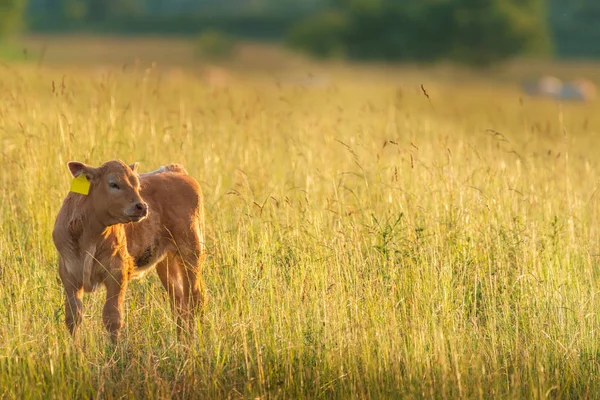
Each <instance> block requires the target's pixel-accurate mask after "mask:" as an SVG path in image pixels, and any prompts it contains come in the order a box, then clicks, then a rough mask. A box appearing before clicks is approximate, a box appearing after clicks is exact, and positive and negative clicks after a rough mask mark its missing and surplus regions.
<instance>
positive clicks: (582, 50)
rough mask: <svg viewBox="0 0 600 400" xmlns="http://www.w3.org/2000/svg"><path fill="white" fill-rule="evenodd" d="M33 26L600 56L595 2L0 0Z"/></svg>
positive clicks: (471, 52)
mask: <svg viewBox="0 0 600 400" xmlns="http://www.w3.org/2000/svg"><path fill="white" fill-rule="evenodd" d="M22 26H25V27H26V29H28V30H30V31H34V32H81V31H94V32H110V33H137V34H144V33H154V34H196V33H199V32H202V31H205V30H211V31H219V32H222V33H223V34H226V35H232V36H239V37H245V38H252V39H274V40H280V39H283V38H285V39H286V40H287V42H288V43H289V44H290V45H292V46H295V47H296V48H299V49H302V50H305V51H308V52H310V53H312V54H314V55H317V56H321V57H347V58H350V59H381V60H413V61H435V60H440V59H450V60H455V61H459V62H465V63H469V64H475V65H485V64H489V63H493V62H495V61H498V60H502V59H504V58H508V57H511V56H514V55H519V54H544V53H548V52H549V51H550V50H551V49H554V50H555V53H556V54H557V55H559V56H579V57H581V56H600V45H598V43H600V0H572V1H566V0H0V35H6V34H8V33H9V32H11V31H14V30H15V29H18V28H19V27H22Z"/></svg>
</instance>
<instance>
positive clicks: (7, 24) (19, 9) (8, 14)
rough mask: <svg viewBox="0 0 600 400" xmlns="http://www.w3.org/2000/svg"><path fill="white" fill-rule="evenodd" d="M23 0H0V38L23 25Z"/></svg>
mask: <svg viewBox="0 0 600 400" xmlns="http://www.w3.org/2000/svg"><path fill="white" fill-rule="evenodd" d="M24 10H25V0H0V36H2V37H4V36H6V35H8V34H10V33H12V32H14V31H15V30H17V29H19V28H20V27H21V25H22V23H23V12H24Z"/></svg>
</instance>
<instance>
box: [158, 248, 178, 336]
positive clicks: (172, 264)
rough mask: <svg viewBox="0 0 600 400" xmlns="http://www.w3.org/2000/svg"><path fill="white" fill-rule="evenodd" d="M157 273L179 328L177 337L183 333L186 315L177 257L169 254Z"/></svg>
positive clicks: (160, 263)
mask: <svg viewBox="0 0 600 400" xmlns="http://www.w3.org/2000/svg"><path fill="white" fill-rule="evenodd" d="M156 272H157V273H158V277H159V278H160V282H161V283H162V285H163V287H164V288H165V290H166V291H167V295H168V296H169V301H170V303H171V310H172V311H173V314H174V315H175V324H176V326H177V336H181V333H182V319H181V317H182V315H184V314H185V311H184V309H183V307H184V306H185V303H184V297H183V287H182V284H181V279H180V275H181V270H180V265H179V263H178V261H177V257H174V256H173V255H171V254H168V255H167V256H166V257H165V259H164V260H162V261H161V262H159V263H158V264H157V265H156Z"/></svg>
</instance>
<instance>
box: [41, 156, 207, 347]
mask: <svg viewBox="0 0 600 400" xmlns="http://www.w3.org/2000/svg"><path fill="white" fill-rule="evenodd" d="M67 165H68V167H69V170H70V171H71V174H72V175H73V177H75V181H77V182H78V184H79V188H76V186H75V185H74V186H72V191H71V192H70V193H69V194H68V195H67V197H66V198H65V199H64V201H63V204H62V207H61V209H60V211H59V213H58V216H57V218H56V222H55V225H54V230H53V232H52V238H53V240H54V245H55V246H56V249H57V250H58V253H59V274H60V278H61V280H62V283H63V285H64V290H65V296H66V298H65V314H66V321H65V322H66V325H67V328H68V329H69V332H70V333H71V334H72V335H73V336H75V334H76V331H77V328H78V327H79V325H80V324H81V320H82V302H81V299H82V296H83V293H84V292H93V291H95V290H96V289H97V288H98V286H99V285H101V284H102V285H104V286H105V287H106V302H105V303H104V308H103V312H102V318H103V321H104V326H105V327H106V329H107V330H108V332H109V333H110V335H111V338H112V339H113V341H116V340H117V338H118V336H119V331H120V329H121V327H122V324H123V322H122V313H123V300H124V297H125V290H126V288H127V283H128V282H129V280H130V279H131V278H134V277H138V276H141V275H142V274H143V273H144V272H146V271H147V270H149V269H151V268H152V267H154V266H156V271H157V272H158V276H159V277H160V281H161V282H162V284H163V286H164V287H165V289H166V291H167V293H168V296H169V298H170V301H171V305H172V308H173V310H174V312H175V313H176V321H177V332H178V334H180V333H181V332H182V329H185V330H191V329H192V328H193V326H192V320H193V316H194V314H195V312H196V311H197V310H198V309H200V308H201V307H202V303H203V295H204V284H203V281H202V278H201V275H200V266H201V263H202V261H203V259H204V257H205V247H204V240H203V232H204V206H203V202H202V194H201V191H200V186H199V185H198V182H197V181H196V180H195V179H194V178H192V177H191V176H189V175H188V174H187V171H186V170H185V169H184V168H183V167H182V166H181V165H177V164H173V165H169V166H166V167H161V168H160V169H159V170H157V171H154V172H151V173H147V174H141V175H139V174H138V173H137V163H135V164H133V165H131V166H128V165H126V164H124V163H123V162H121V161H109V162H107V163H105V164H103V165H102V166H100V167H98V168H94V167H91V166H89V165H86V164H83V163H80V162H69V163H68V164H67ZM86 193H87V194H86Z"/></svg>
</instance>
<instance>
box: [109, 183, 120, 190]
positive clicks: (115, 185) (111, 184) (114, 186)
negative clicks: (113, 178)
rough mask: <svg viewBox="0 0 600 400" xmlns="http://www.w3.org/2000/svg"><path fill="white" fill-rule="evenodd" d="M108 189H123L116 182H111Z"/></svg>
mask: <svg viewBox="0 0 600 400" xmlns="http://www.w3.org/2000/svg"><path fill="white" fill-rule="evenodd" d="M108 187H110V188H111V189H121V186H119V184H118V183H116V182H109V183H108Z"/></svg>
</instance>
